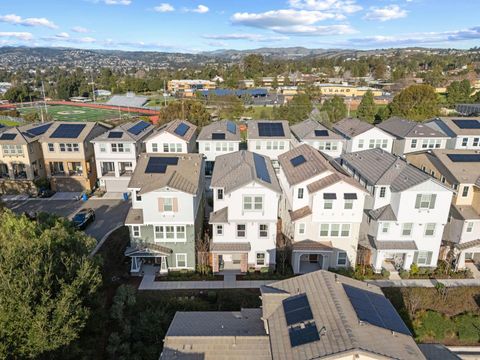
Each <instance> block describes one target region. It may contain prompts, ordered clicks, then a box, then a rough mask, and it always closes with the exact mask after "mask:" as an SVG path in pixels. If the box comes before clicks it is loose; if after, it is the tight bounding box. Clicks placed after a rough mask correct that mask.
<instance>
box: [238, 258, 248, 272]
mask: <svg viewBox="0 0 480 360" xmlns="http://www.w3.org/2000/svg"><path fill="white" fill-rule="evenodd" d="M240 271H241V272H247V271H248V253H242V254H241V256H240Z"/></svg>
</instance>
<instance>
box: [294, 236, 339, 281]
mask: <svg viewBox="0 0 480 360" xmlns="http://www.w3.org/2000/svg"><path fill="white" fill-rule="evenodd" d="M333 252H334V249H333V247H332V246H331V243H330V242H320V241H313V240H303V241H298V242H296V243H294V244H293V246H292V267H293V272H294V273H295V274H305V273H309V272H312V271H317V270H322V269H324V270H327V269H328V268H329V267H330V259H331V258H332V256H333Z"/></svg>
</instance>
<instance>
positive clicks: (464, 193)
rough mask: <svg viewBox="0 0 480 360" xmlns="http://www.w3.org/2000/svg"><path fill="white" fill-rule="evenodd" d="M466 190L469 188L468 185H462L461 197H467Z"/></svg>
mask: <svg viewBox="0 0 480 360" xmlns="http://www.w3.org/2000/svg"><path fill="white" fill-rule="evenodd" d="M468 190H469V187H468V186H464V187H463V190H462V196H463V197H467V196H468Z"/></svg>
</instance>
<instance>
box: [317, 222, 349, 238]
mask: <svg viewBox="0 0 480 360" xmlns="http://www.w3.org/2000/svg"><path fill="white" fill-rule="evenodd" d="M320 236H321V237H326V236H331V237H348V236H350V224H320Z"/></svg>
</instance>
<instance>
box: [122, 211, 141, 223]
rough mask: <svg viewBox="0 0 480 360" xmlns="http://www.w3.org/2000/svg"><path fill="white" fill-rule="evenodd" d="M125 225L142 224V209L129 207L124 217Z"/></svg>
mask: <svg viewBox="0 0 480 360" xmlns="http://www.w3.org/2000/svg"><path fill="white" fill-rule="evenodd" d="M125 224H126V225H135V224H143V209H134V208H130V209H129V210H128V214H127V217H126V218H125Z"/></svg>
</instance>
